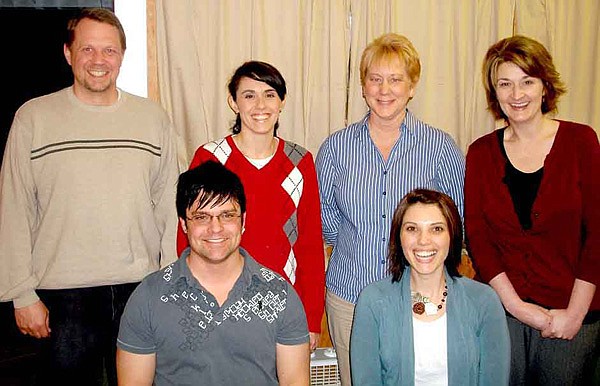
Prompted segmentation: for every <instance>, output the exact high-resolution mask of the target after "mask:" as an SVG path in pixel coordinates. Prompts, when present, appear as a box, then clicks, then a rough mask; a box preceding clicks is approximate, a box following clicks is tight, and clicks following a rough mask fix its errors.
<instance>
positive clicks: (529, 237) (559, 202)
mask: <svg viewBox="0 0 600 386" xmlns="http://www.w3.org/2000/svg"><path fill="white" fill-rule="evenodd" d="M559 122H560V125H559V129H558V132H557V134H556V137H555V139H554V144H553V146H552V149H551V150H550V152H549V153H548V155H547V156H546V159H545V161H544V175H543V178H542V181H541V184H540V187H539V191H538V194H537V196H536V198H535V201H534V203H533V207H532V210H531V219H532V224H533V225H532V228H531V229H529V230H523V229H522V227H521V225H520V223H519V220H518V218H517V215H516V213H515V210H514V207H513V203H512V199H511V197H510V193H509V191H508V187H507V186H506V184H505V183H504V182H503V179H504V176H505V164H506V159H505V158H504V156H503V154H502V151H501V149H500V144H499V143H498V137H497V135H496V133H490V134H487V135H485V136H484V137H482V138H480V139H478V140H477V141H475V142H474V143H473V144H472V145H471V146H470V147H469V151H468V153H467V168H466V177H465V227H466V235H467V242H468V246H469V252H470V254H471V257H472V258H473V262H474V264H475V266H476V268H477V271H478V273H479V275H480V276H481V278H482V279H483V280H484V281H486V282H489V281H490V280H491V279H493V278H494V277H495V276H496V275H498V274H499V273H502V272H506V275H507V276H508V278H509V279H510V281H511V283H512V285H513V286H514V288H515V290H516V291H517V293H518V295H519V296H520V297H521V298H522V299H529V300H532V301H534V302H536V303H538V304H541V305H544V306H546V307H551V308H556V309H563V308H566V307H567V306H568V304H569V299H570V296H571V291H572V289H573V283H574V281H575V279H580V280H584V281H587V282H590V283H592V284H595V285H596V287H597V288H598V286H599V285H600V146H599V145H598V137H597V135H596V133H595V132H594V130H593V129H592V128H591V127H589V126H585V125H581V124H578V123H574V122H566V121H559ZM599 309H600V290H598V289H596V294H595V296H594V299H593V301H592V304H591V306H590V311H591V310H599Z"/></svg>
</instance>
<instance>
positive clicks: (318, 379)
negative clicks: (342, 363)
mask: <svg viewBox="0 0 600 386" xmlns="http://www.w3.org/2000/svg"><path fill="white" fill-rule="evenodd" d="M310 384H311V385H341V381H340V373H339V371H338V364H337V358H336V355H335V350H334V349H333V348H331V347H328V348H318V349H316V350H315V352H313V353H312V354H311V355H310Z"/></svg>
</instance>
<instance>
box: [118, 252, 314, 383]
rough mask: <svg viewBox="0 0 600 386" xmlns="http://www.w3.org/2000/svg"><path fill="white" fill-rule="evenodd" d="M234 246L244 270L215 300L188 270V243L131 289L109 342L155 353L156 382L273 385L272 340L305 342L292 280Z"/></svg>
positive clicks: (301, 313) (274, 342)
mask: <svg viewBox="0 0 600 386" xmlns="http://www.w3.org/2000/svg"><path fill="white" fill-rule="evenodd" d="M240 251H241V252H242V255H243V256H244V269H243V270H242V274H241V275H240V277H239V278H238V280H237V281H236V283H235V285H234V286H233V288H232V290H231V291H230V293H229V296H228V298H227V300H226V301H225V303H223V305H222V306H221V307H219V305H218V303H217V301H216V299H215V298H214V296H212V295H211V294H210V293H209V292H208V291H206V290H204V289H203V287H202V286H201V285H200V284H199V283H198V281H197V280H196V279H195V278H194V277H193V276H192V273H191V272H190V269H189V267H188V265H187V263H186V257H187V255H188V254H189V250H188V251H186V252H184V253H183V255H182V256H181V258H179V259H178V260H177V261H176V262H174V263H172V264H171V265H169V266H167V267H165V268H164V269H162V270H161V271H158V272H155V273H153V274H150V275H148V276H147V277H146V278H145V279H144V280H143V281H142V283H140V285H139V286H138V288H137V289H136V290H135V291H134V292H133V294H132V295H131V298H130V299H129V302H128V303H127V306H126V308H125V312H124V314H123V317H122V318H121V326H120V330H119V337H118V340H117V346H118V347H119V348H120V349H122V350H124V351H128V352H131V353H135V354H154V353H155V354H156V372H155V377H154V382H155V384H156V385H157V386H161V385H174V384H176V385H187V384H190V385H192V384H193V385H198V384H206V385H236V384H239V385H277V384H278V381H277V367H276V345H277V343H279V344H283V345H298V344H303V343H306V342H308V327H307V323H306V316H305V314H304V309H303V307H302V303H301V302H300V299H299V298H298V295H297V294H296V292H295V291H294V289H293V287H292V286H291V285H290V284H289V283H288V282H287V281H286V280H285V279H284V278H282V277H281V276H280V275H278V274H276V273H274V272H273V271H271V270H269V269H267V268H265V267H263V266H262V265H259V264H258V263H257V262H256V261H255V260H254V259H253V258H252V257H251V256H249V255H248V254H247V253H246V252H245V251H244V250H243V249H241V248H240Z"/></svg>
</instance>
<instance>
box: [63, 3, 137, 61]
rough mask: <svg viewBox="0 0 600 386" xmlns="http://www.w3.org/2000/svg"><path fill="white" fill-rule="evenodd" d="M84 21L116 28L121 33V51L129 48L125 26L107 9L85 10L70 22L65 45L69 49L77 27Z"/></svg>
mask: <svg viewBox="0 0 600 386" xmlns="http://www.w3.org/2000/svg"><path fill="white" fill-rule="evenodd" d="M83 19H90V20H94V21H97V22H99V23H104V24H109V25H112V26H113V27H115V28H116V29H117V31H118V32H119V41H120V43H121V49H122V50H123V51H125V49H126V48H127V39H126V38H125V31H124V30H123V26H122V25H121V22H120V21H119V19H118V18H117V16H116V15H115V14H114V13H113V12H112V11H111V10H109V9H105V8H84V9H82V10H81V12H79V13H78V14H77V15H76V16H75V17H73V18H72V19H71V20H69V23H68V24H67V37H66V39H65V44H66V45H67V47H71V45H72V44H73V42H74V41H75V28H77V25H78V24H79V22H80V21H82V20H83Z"/></svg>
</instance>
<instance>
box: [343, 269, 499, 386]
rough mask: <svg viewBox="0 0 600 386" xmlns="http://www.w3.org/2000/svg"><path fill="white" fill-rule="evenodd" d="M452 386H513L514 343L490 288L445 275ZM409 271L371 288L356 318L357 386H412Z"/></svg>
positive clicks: (354, 373)
mask: <svg viewBox="0 0 600 386" xmlns="http://www.w3.org/2000/svg"><path fill="white" fill-rule="evenodd" d="M445 274H446V284H447V286H448V298H447V300H446V307H447V308H446V313H447V314H446V316H447V320H448V323H447V328H448V334H447V336H448V385H449V386H468V385H494V386H496V385H508V377H509V372H510V339H509V336H508V327H507V324H506V316H505V313H504V309H503V307H502V304H501V303H500V300H499V299H498V296H497V295H496V293H495V292H494V290H493V289H492V288H490V287H489V286H487V285H485V284H482V283H478V282H476V281H473V280H470V279H467V278H464V277H458V278H451V277H450V276H449V275H448V273H447V272H446V273H445ZM412 320H413V316H412V302H411V298H410V268H407V269H406V270H405V271H404V273H403V275H402V278H401V279H400V281H399V282H396V283H392V281H391V278H386V279H383V280H380V281H377V282H375V283H372V284H370V285H369V286H367V287H366V288H365V289H364V290H363V291H362V292H361V294H360V296H359V298H358V303H357V304H356V310H355V314H354V324H353V327H352V339H351V341H350V360H351V368H352V382H353V384H355V385H360V386H364V385H407V386H409V385H410V386H413V385H414V383H415V381H414V376H415V363H414V346H413V344H414V342H413V332H412Z"/></svg>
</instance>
